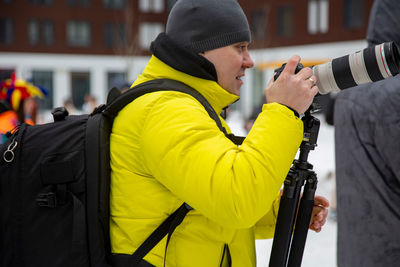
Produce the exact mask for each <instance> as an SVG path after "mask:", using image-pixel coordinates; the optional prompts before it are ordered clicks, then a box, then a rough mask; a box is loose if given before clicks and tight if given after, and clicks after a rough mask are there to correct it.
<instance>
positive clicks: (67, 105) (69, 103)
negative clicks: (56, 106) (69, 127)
mask: <svg viewBox="0 0 400 267" xmlns="http://www.w3.org/2000/svg"><path fill="white" fill-rule="evenodd" d="M63 106H64V108H65V109H66V110H67V111H68V113H69V114H70V115H78V114H80V112H79V110H78V109H77V108H76V107H75V105H74V103H73V102H72V99H71V98H67V99H65V100H64V103H63Z"/></svg>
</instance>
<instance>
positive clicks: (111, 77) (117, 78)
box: [107, 72, 127, 89]
mask: <svg viewBox="0 0 400 267" xmlns="http://www.w3.org/2000/svg"><path fill="white" fill-rule="evenodd" d="M126 83H127V82H126V73H125V72H108V73H107V86H108V87H107V88H108V89H111V88H113V87H117V88H118V89H121V88H122V87H123V86H124V85H125V84H126Z"/></svg>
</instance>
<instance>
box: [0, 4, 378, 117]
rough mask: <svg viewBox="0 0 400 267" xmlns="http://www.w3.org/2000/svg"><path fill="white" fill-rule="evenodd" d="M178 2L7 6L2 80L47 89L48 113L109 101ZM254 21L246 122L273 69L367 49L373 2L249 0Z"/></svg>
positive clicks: (0, 47)
mask: <svg viewBox="0 0 400 267" xmlns="http://www.w3.org/2000/svg"><path fill="white" fill-rule="evenodd" d="M174 2H175V1H174V0H167V1H166V0H0V79H5V78H7V77H9V76H10V74H11V73H12V72H13V71H15V72H16V75H17V77H20V78H24V79H29V80H32V81H33V83H36V84H38V85H41V86H43V87H45V88H47V90H48V92H49V95H48V97H46V99H45V100H43V101H41V102H40V108H41V110H49V109H51V108H53V107H55V106H60V105H63V103H64V101H66V100H67V99H70V100H72V102H73V103H74V105H75V106H76V107H77V108H78V109H80V108H81V106H82V104H83V98H84V95H85V94H91V95H93V96H95V98H96V99H97V101H98V103H102V102H104V101H105V98H106V94H107V92H108V90H109V89H110V88H111V87H114V86H117V87H121V86H123V84H124V83H131V82H132V81H133V80H134V79H135V77H136V76H137V75H138V74H139V73H140V72H141V71H142V70H143V68H144V66H145V64H146V62H147V60H148V59H149V56H150V53H149V49H148V48H149V46H150V43H151V41H152V40H153V39H154V38H155V37H156V36H157V34H158V33H160V32H162V31H164V29H165V23H166V20H167V16H168V13H169V10H170V9H171V7H172V6H173V4H174ZM239 2H240V4H241V5H242V7H243V9H244V11H245V13H246V15H247V17H248V19H249V23H250V27H251V30H252V38H253V42H252V44H251V55H252V57H253V59H254V61H255V63H256V67H255V68H254V69H253V70H251V71H248V72H247V74H246V78H245V85H244V88H243V90H242V96H241V98H242V100H241V101H239V103H238V104H235V106H234V108H235V109H239V110H240V111H242V113H243V115H244V116H247V115H249V114H250V113H251V110H252V108H253V107H254V106H256V105H258V104H259V103H261V101H262V93H263V88H264V86H265V85H266V83H267V81H268V80H269V79H270V78H271V77H272V73H273V69H274V68H275V67H276V66H279V65H280V64H282V63H283V62H284V61H285V60H287V59H288V58H289V57H290V56H291V55H292V54H298V55H300V56H301V57H302V58H303V60H304V62H313V63H314V64H318V63H319V62H323V61H327V60H330V59H332V58H335V57H338V56H342V55H346V54H349V53H353V52H355V51H357V50H360V49H363V48H364V47H365V46H366V42H365V41H364V38H365V34H366V27H367V24H368V16H369V10H370V8H371V6H372V2H373V0H280V1H276V0H246V1H245V0H242V1H239Z"/></svg>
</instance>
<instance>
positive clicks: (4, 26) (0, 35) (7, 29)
mask: <svg viewBox="0 0 400 267" xmlns="http://www.w3.org/2000/svg"><path fill="white" fill-rule="evenodd" d="M13 42H14V23H13V20H12V19H10V18H0V44H12V43H13Z"/></svg>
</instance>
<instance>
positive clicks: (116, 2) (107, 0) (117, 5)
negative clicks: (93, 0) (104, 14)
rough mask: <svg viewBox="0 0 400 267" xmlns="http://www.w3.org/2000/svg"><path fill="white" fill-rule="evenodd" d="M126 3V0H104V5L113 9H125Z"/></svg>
mask: <svg viewBox="0 0 400 267" xmlns="http://www.w3.org/2000/svg"><path fill="white" fill-rule="evenodd" d="M125 4H126V3H125V0H103V5H104V7H106V8H111V9H123V8H125Z"/></svg>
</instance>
